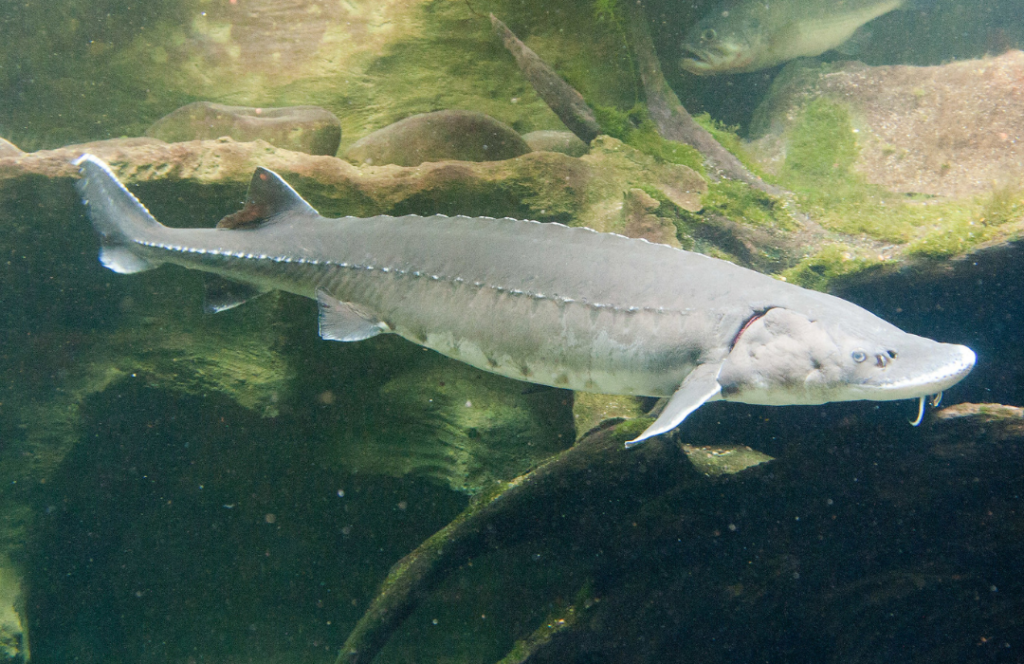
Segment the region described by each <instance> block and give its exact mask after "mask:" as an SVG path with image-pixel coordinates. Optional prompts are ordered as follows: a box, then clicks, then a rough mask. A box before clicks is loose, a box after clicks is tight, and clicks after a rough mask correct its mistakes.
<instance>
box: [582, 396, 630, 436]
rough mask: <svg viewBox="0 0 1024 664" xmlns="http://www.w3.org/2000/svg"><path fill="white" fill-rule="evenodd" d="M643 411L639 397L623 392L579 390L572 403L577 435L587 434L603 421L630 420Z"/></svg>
mask: <svg viewBox="0 0 1024 664" xmlns="http://www.w3.org/2000/svg"><path fill="white" fill-rule="evenodd" d="M643 413H644V411H643V408H642V406H641V404H640V399H639V398H637V397H633V396H628V395H623V394H594V393H593V392H577V393H576V395H575V398H574V399H573V405H572V416H573V420H575V422H576V435H577V436H584V435H586V434H587V433H588V432H589V431H591V430H592V429H593V428H594V427H596V426H598V425H600V424H601V423H602V422H605V421H608V420H614V419H620V418H622V419H627V420H628V419H632V418H634V417H640V416H641V415H643Z"/></svg>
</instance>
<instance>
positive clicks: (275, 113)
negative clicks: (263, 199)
mask: <svg viewBox="0 0 1024 664" xmlns="http://www.w3.org/2000/svg"><path fill="white" fill-rule="evenodd" d="M146 136H151V137H153V138H159V139H160V140H163V141H167V142H168V143H181V142H184V141H194V140H202V139H213V138H220V137H222V136H229V137H231V138H233V139H235V140H236V141H243V142H246V141H255V140H264V141H266V142H267V143H270V144H271V145H276V146H277V147H279V148H285V149H286V150H293V151H295V152H305V153H308V154H318V155H330V156H333V155H334V154H335V153H337V152H338V145H340V144H341V122H339V121H338V118H336V117H335V116H334V114H333V113H331V112H330V111H326V110H324V109H322V108H319V107H317V106H285V107H282V108H257V107H251V106H225V105H224V104H215V103H213V102H209V101H197V102H195V103H193V104H188V105H187V106H182V107H181V108H179V109H177V110H175V111H172V112H171V113H168V114H167V115H165V116H164V117H162V118H160V119H159V120H157V121H156V122H155V123H153V126H151V127H150V128H149V129H147V130H146Z"/></svg>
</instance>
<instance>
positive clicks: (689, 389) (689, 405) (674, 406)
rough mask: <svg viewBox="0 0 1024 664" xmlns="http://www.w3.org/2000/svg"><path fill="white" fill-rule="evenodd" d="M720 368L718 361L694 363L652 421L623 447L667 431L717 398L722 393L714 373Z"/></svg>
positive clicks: (716, 374)
mask: <svg viewBox="0 0 1024 664" xmlns="http://www.w3.org/2000/svg"><path fill="white" fill-rule="evenodd" d="M721 369H722V365H721V364H701V365H698V366H697V368H696V369H694V370H693V371H691V372H690V375H688V376H687V377H686V379H685V380H683V384H682V385H680V386H679V389H678V390H676V391H675V394H673V395H672V397H671V398H670V399H669V400H668V403H667V404H665V408H664V410H662V411H661V415H659V416H658V419H656V420H654V424H652V425H651V426H649V427H647V428H646V429H644V432H643V433H642V434H640V435H639V436H637V437H636V438H634V439H633V440H629V441H626V447H632V446H633V445H637V444H639V443H642V442H644V441H645V440H647V439H648V438H653V437H654V436H660V435H661V434H663V433H668V432H669V431H671V430H672V429H675V428H676V427H677V426H679V425H680V424H682V422H683V420H685V419H686V417H687V416H688V415H689V414H690V413H692V412H693V411H695V410H697V409H698V408H700V407H701V406H702V405H704V404H705V403H707V402H708V401H717V400H718V399H719V395H720V394H721V392H722V386H721V385H719V384H718V372H719V371H721Z"/></svg>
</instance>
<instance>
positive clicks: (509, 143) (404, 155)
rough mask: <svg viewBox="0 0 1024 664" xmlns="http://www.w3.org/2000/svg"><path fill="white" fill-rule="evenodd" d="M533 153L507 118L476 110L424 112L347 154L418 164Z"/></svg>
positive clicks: (374, 161) (361, 160) (362, 160)
mask: <svg viewBox="0 0 1024 664" xmlns="http://www.w3.org/2000/svg"><path fill="white" fill-rule="evenodd" d="M527 152H530V146H529V145H527V143H526V141H524V140H523V138H522V137H521V136H520V135H519V134H518V133H516V130H515V129H513V128H512V127H510V126H508V125H507V124H505V123H504V122H501V121H499V120H495V119H494V118H492V117H490V116H489V115H485V114H483V113H478V112H476V111H460V110H447V111H435V112H434V113H421V114H419V115H414V116H412V117H408V118H406V119H404V120H399V121H398V122H396V123H394V124H391V125H388V126H387V127H384V128H383V129H379V130H377V131H375V132H373V133H372V134H370V135H368V136H364V137H363V138H361V139H359V140H358V141H356V142H355V143H353V144H352V146H351V147H350V148H349V149H348V150H347V151H346V152H345V159H347V160H349V161H350V162H352V163H353V164H370V165H376V166H382V165H384V164H397V165H398V166H418V165H419V164H422V163H423V162H427V161H445V160H458V161H501V160H504V159H512V158H513V157H519V156H521V155H524V154H526V153H527Z"/></svg>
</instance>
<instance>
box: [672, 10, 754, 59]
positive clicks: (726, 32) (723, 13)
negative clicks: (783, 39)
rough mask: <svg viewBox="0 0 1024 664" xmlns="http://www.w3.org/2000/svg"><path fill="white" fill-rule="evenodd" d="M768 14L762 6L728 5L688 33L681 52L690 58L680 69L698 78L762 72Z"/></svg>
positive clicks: (709, 15) (701, 21)
mask: <svg viewBox="0 0 1024 664" xmlns="http://www.w3.org/2000/svg"><path fill="white" fill-rule="evenodd" d="M768 11H769V10H768V7H766V6H765V5H764V4H763V3H726V4H724V5H722V6H720V7H719V8H717V9H715V10H714V11H712V12H711V13H710V14H708V15H707V16H705V17H704V18H703V19H701V20H700V21H699V22H698V23H697V24H696V25H695V26H693V27H692V28H691V29H690V30H689V31H688V32H687V33H686V36H685V37H684V38H683V42H682V50H683V51H684V52H685V53H687V54H688V55H689V57H684V58H683V59H682V60H681V61H680V66H681V67H682V68H683V69H685V70H686V71H688V72H690V73H693V74H699V75H707V74H721V73H726V72H732V73H736V72H744V71H754V70H756V69H760V68H761V65H760V64H759V63H758V62H757V60H758V53H759V52H760V51H761V50H763V48H762V42H763V40H764V38H763V36H764V30H765V29H766V27H767V26H768V23H769V21H770V19H771V17H770V16H769V14H768Z"/></svg>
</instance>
